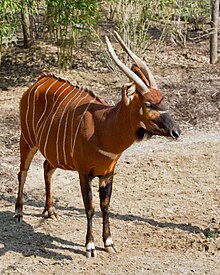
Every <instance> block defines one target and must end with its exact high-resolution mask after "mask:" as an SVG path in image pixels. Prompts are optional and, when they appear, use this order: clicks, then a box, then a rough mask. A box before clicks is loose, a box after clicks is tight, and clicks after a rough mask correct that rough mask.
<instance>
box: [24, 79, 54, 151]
mask: <svg viewBox="0 0 220 275" xmlns="http://www.w3.org/2000/svg"><path fill="white" fill-rule="evenodd" d="M49 79H50V78H49ZM49 79H46V80H45V81H44V82H43V83H41V84H40V85H39V86H38V87H37V89H38V88H39V87H40V86H42V85H43V84H45V83H46V82H47V81H48V80H49ZM34 88H36V86H35V85H33V87H32V88H31V90H30V92H29V94H28V98H27V110H26V128H27V132H28V136H29V139H30V141H31V143H32V146H30V144H29V143H27V144H28V145H29V146H30V147H34V146H35V144H34V143H33V141H32V139H31V134H30V129H29V125H28V113H29V108H30V95H31V93H32V91H33V90H34ZM37 89H35V90H34V93H35V92H36V90H37ZM32 104H33V105H34V104H35V102H32ZM32 123H33V121H32ZM33 126H34V125H32V127H33ZM23 136H24V135H23Z"/></svg>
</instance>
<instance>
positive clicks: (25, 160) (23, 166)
mask: <svg viewBox="0 0 220 275" xmlns="http://www.w3.org/2000/svg"><path fill="white" fill-rule="evenodd" d="M36 152H37V149H36V148H35V147H34V148H31V147H30V146H29V145H28V144H27V143H26V141H25V140H24V138H23V136H21V139H20V171H19V173H18V182H19V186H18V196H17V199H16V204H15V215H14V217H15V219H16V221H18V222H20V221H22V219H23V191H24V184H25V181H26V177H27V172H28V169H29V167H30V164H31V161H32V159H33V157H34V155H35V153H36Z"/></svg>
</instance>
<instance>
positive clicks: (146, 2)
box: [0, 0, 210, 67]
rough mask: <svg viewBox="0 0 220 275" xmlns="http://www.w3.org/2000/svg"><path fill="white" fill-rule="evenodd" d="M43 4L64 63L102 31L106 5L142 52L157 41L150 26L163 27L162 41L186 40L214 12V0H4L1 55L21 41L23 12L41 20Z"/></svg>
mask: <svg viewBox="0 0 220 275" xmlns="http://www.w3.org/2000/svg"><path fill="white" fill-rule="evenodd" d="M39 6H40V13H41V21H40V22H39V21H38V25H37V29H38V30H40V31H41V33H44V34H45V33H46V34H47V37H49V38H50V39H51V41H53V42H55V43H56V44H57V45H58V47H59V51H58V52H59V54H58V56H59V58H58V63H59V67H68V66H69V65H71V60H72V52H73V48H74V47H75V46H76V45H81V44H82V43H83V41H88V39H83V38H84V37H88V34H89V35H91V32H92V31H93V30H94V29H96V26H97V23H98V21H99V18H100V17H101V16H103V14H101V12H102V7H103V6H105V9H106V7H107V11H108V12H109V13H112V15H111V16H110V17H109V18H111V19H113V20H114V22H115V23H116V26H117V27H118V29H120V33H121V34H122V35H123V38H124V40H125V42H126V43H127V44H128V45H129V46H130V47H131V49H133V50H134V51H135V52H136V53H139V54H140V55H141V54H142V53H143V52H144V51H145V50H146V48H147V47H148V45H149V43H151V41H152V36H149V30H152V29H156V28H159V29H160V39H159V43H161V41H162V40H163V39H164V37H165V36H166V35H167V33H168V34H170V35H171V36H174V38H176V37H177V38H179V39H180V40H181V39H183V37H184V39H185V37H186V36H187V32H188V29H189V22H190V24H191V26H194V28H195V29H198V28H199V25H200V24H201V23H200V20H199V19H200V18H201V17H203V18H209V14H210V0H117V1H116V0H105V1H101V0H44V1H39V0H17V1H13V0H1V1H0V54H1V47H2V45H5V46H8V45H9V43H11V42H16V39H17V33H18V31H19V32H21V30H22V19H21V14H22V12H23V11H24V10H25V11H27V7H28V12H29V14H32V18H33V17H35V18H36V14H37V13H38V11H39ZM34 15H35V16H34ZM42 18H44V19H43V20H42ZM102 18H103V17H102ZM41 37H42V36H41ZM157 38H158V37H157ZM184 39H183V40H184ZM80 43H81V44H80Z"/></svg>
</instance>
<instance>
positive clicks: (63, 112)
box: [56, 88, 76, 164]
mask: <svg viewBox="0 0 220 275" xmlns="http://www.w3.org/2000/svg"><path fill="white" fill-rule="evenodd" d="M75 89H76V88H74V89H73V90H71V91H69V95H70V96H72V92H73V91H74V90H75ZM73 99H74V100H73ZM74 101H75V97H74V98H71V99H70V100H69V102H68V103H67V104H65V107H64V108H63V110H62V114H61V115H60V118H59V125H58V129H57V139H56V152H57V159H58V163H60V160H59V157H60V155H61V153H62V152H59V148H58V147H59V139H60V138H61V134H62V133H60V127H61V125H62V119H63V116H64V114H65V112H66V110H67V109H68V107H69V105H70V103H72V102H74ZM67 118H68V116H67ZM66 124H67V119H66V122H65V127H64V132H63V147H62V149H63V156H64V163H65V164H66V152H65V136H66V127H67V125H66Z"/></svg>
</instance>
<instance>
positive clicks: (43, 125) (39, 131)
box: [36, 82, 69, 139]
mask: <svg viewBox="0 0 220 275" xmlns="http://www.w3.org/2000/svg"><path fill="white" fill-rule="evenodd" d="M65 84H66V82H64V83H63V84H62V85H61V86H60V87H59V88H58V89H57V90H56V91H55V92H54V94H53V101H54V97H55V95H56V94H57V93H58V92H59V90H61V88H62V87H63V86H64V85H65ZM68 87H69V86H68ZM68 87H67V88H68ZM64 91H65V89H64V90H63V91H62V92H61V93H60V94H59V96H58V97H57V100H56V102H57V101H58V98H59V97H60V96H61V95H62V94H63V92H64ZM56 102H55V103H54V104H53V107H52V108H51V110H50V113H49V114H48V116H47V118H46V120H45V122H44V123H42V124H41V126H40V127H39V129H37V128H36V130H37V139H38V136H39V134H40V133H41V129H42V131H43V130H44V127H45V125H46V123H47V121H48V119H49V118H50V115H51V114H52V112H53V110H54V106H55V104H56Z"/></svg>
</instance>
